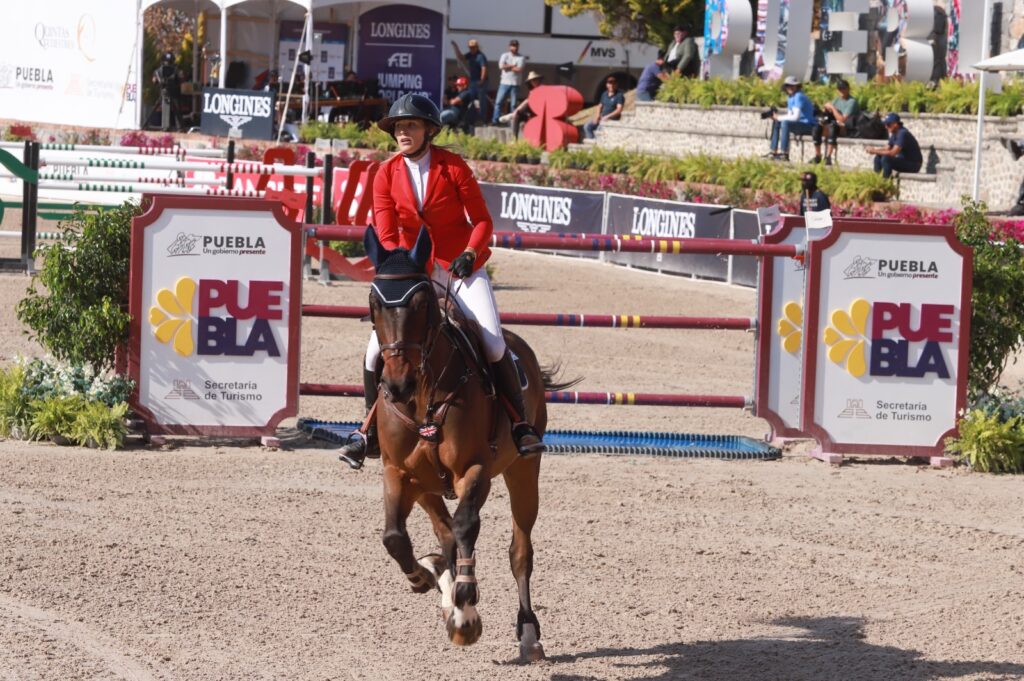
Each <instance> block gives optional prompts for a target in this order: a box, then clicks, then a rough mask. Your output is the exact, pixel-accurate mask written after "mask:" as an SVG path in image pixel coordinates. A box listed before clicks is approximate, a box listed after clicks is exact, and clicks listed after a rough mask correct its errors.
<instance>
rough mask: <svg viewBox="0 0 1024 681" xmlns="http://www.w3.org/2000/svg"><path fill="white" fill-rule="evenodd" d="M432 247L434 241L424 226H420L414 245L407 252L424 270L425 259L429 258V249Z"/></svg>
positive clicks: (425, 265)
mask: <svg viewBox="0 0 1024 681" xmlns="http://www.w3.org/2000/svg"><path fill="white" fill-rule="evenodd" d="M433 248H434V242H432V241H431V240H430V232H428V231H427V228H426V227H423V226H422V225H421V226H420V233H419V235H417V237H416V245H415V246H413V247H412V251H410V252H409V257H410V258H412V261H413V262H414V263H416V264H417V265H418V266H419V267H421V268H423V269H424V270H426V267H427V261H428V260H430V251H431V250H432V249H433Z"/></svg>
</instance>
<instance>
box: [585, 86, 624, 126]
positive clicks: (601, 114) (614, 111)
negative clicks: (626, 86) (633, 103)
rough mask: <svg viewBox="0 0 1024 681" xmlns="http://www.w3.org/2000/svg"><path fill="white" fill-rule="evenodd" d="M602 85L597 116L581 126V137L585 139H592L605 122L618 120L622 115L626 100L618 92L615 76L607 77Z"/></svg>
mask: <svg viewBox="0 0 1024 681" xmlns="http://www.w3.org/2000/svg"><path fill="white" fill-rule="evenodd" d="M604 85H605V91H604V92H602V93H601V106H600V108H599V109H598V110H597V115H596V116H594V120H592V121H590V122H589V123H587V124H585V125H584V126H583V136H584V137H586V138H587V139H594V131H595V130H597V128H598V126H600V125H601V124H602V123H604V122H605V121H615V120H618V118H619V116H621V115H622V106H623V105H624V104H625V103H626V98H625V97H624V96H623V94H622V93H621V92H619V82H618V81H617V80H615V76H608V80H606V81H605V82H604Z"/></svg>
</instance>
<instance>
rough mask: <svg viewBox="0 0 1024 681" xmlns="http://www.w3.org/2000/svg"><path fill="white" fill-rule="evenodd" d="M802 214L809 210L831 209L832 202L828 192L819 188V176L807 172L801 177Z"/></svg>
mask: <svg viewBox="0 0 1024 681" xmlns="http://www.w3.org/2000/svg"><path fill="white" fill-rule="evenodd" d="M800 186H801V188H802V191H801V192H800V215H803V214H805V213H807V212H808V211H811V212H814V211H819V210H829V209H831V208H832V203H831V202H830V201H829V200H828V194H826V193H825V192H823V191H821V190H820V189H818V176H817V175H816V174H814V173H811V172H807V173H804V174H803V175H802V176H801V177H800Z"/></svg>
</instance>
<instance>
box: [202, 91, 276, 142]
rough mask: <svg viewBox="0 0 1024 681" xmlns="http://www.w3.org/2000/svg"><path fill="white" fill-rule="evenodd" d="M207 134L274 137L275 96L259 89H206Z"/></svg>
mask: <svg viewBox="0 0 1024 681" xmlns="http://www.w3.org/2000/svg"><path fill="white" fill-rule="evenodd" d="M200 129H201V130H202V132H203V134H204V135H216V136H218V137H241V138H244V139H260V140H269V139H274V96H273V95H272V94H271V93H269V92H260V91H258V90H221V89H218V88H209V87H208V88H205V89H203V118H202V123H201V126H200Z"/></svg>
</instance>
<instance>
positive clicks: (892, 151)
mask: <svg viewBox="0 0 1024 681" xmlns="http://www.w3.org/2000/svg"><path fill="white" fill-rule="evenodd" d="M882 122H883V123H884V124H885V129H886V130H888V131H889V145H888V146H885V147H867V148H866V149H865V151H867V153H869V154H874V155H875V172H876V173H882V177H891V176H892V173H893V171H894V170H895V171H898V172H901V173H916V172H918V171H920V170H921V165H922V164H923V163H924V159H923V158H922V157H921V146H920V145H919V144H918V143H917V139H916V138H915V137H914V136H913V135H912V134H910V131H909V130H907V129H906V128H904V127H903V121H901V120H900V116H899V114H895V113H891V114H889V115H888V116H886V117H885V120H884V121H882Z"/></svg>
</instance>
